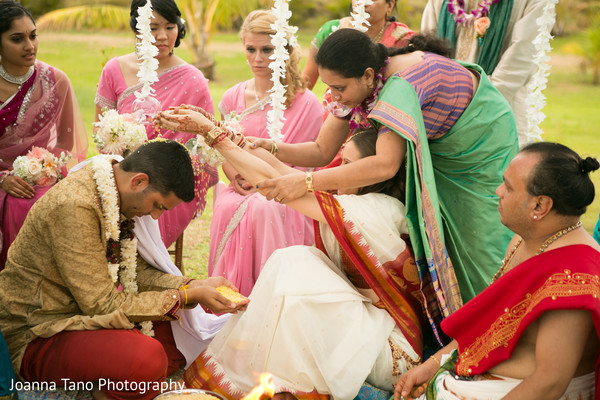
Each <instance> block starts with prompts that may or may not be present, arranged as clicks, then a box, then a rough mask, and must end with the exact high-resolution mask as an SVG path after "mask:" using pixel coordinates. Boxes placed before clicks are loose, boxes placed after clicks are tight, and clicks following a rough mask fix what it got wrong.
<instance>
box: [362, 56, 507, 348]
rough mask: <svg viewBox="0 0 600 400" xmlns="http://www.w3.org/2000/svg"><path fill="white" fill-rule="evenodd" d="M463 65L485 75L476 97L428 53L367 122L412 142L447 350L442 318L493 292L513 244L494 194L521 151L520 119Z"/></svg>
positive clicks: (413, 175) (424, 249)
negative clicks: (490, 288) (487, 291)
mask: <svg viewBox="0 0 600 400" xmlns="http://www.w3.org/2000/svg"><path fill="white" fill-rule="evenodd" d="M463 65H464V66H465V67H467V68H469V69H470V70H472V71H475V72H476V74H477V75H479V76H480V80H479V86H478V88H477V91H476V92H475V93H474V94H472V97H471V93H472V90H473V89H472V79H471V74H470V73H469V72H468V71H467V69H465V68H464V67H463V66H461V65H460V64H458V63H457V62H455V61H452V60H449V59H447V58H444V57H441V56H438V55H435V54H431V53H425V55H424V57H423V61H422V62H420V63H418V64H416V65H414V66H412V67H410V68H408V69H407V70H405V71H402V76H399V75H395V76H392V77H390V78H389V79H388V80H387V81H386V83H385V85H384V87H383V89H382V91H381V93H380V95H379V101H378V103H377V104H376V105H375V107H374V109H373V110H372V112H371V113H370V114H369V119H370V121H371V122H372V123H373V124H375V125H376V126H378V128H379V132H380V133H381V132H384V131H386V130H393V131H394V132H396V133H397V134H399V135H401V136H402V137H403V138H404V139H406V141H407V154H406V163H407V164H406V169H407V182H406V201H405V205H406V217H407V221H408V228H409V233H410V240H411V244H412V246H413V250H414V252H415V260H416V263H417V266H418V267H419V273H420V277H421V282H422V292H423V295H424V296H425V299H426V304H427V311H428V316H429V318H430V322H431V324H432V327H433V329H434V333H435V334H436V337H437V339H438V341H439V342H440V343H441V342H445V341H447V338H446V337H444V335H443V332H441V331H440V330H439V323H440V321H441V319H443V318H445V317H446V316H448V315H450V314H451V313H453V312H454V311H456V310H457V309H458V308H460V306H461V305H462V303H463V302H467V301H468V300H470V299H471V298H473V297H474V296H475V295H476V294H477V293H479V292H480V291H481V290H483V289H484V288H485V287H487V285H488V284H489V282H490V280H491V278H492V276H493V274H494V272H495V271H496V270H497V269H498V266H499V265H500V262H501V260H502V258H503V255H504V250H505V249H506V247H507V245H508V242H509V241H510V238H511V234H510V231H509V230H508V229H507V228H506V227H504V226H503V225H502V223H501V222H500V215H499V213H498V210H497V205H498V196H497V195H496V194H495V190H496V188H497V187H498V186H499V185H500V184H501V183H502V177H503V173H504V170H505V169H506V168H507V167H508V164H509V163H510V161H511V160H512V158H513V157H514V155H515V154H516V153H517V151H518V142H517V132H516V126H515V121H514V117H513V114H512V111H511V109H510V106H509V105H508V103H507V102H506V100H505V99H504V98H503V97H502V95H501V94H500V92H498V91H497V90H496V89H495V88H494V87H493V86H492V84H491V83H490V81H489V79H488V78H487V76H486V75H485V73H484V72H483V70H482V69H481V68H480V67H479V66H477V65H470V64H463ZM469 87H471V89H470V90H471V93H469ZM461 93H462V95H461ZM464 93H466V94H467V95H466V97H465V95H464Z"/></svg>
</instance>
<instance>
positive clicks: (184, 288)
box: [179, 285, 190, 308]
mask: <svg viewBox="0 0 600 400" xmlns="http://www.w3.org/2000/svg"><path fill="white" fill-rule="evenodd" d="M189 287H190V285H185V286H180V287H179V290H183V294H184V295H185V304H184V305H183V306H181V308H185V306H187V300H188V298H187V290H186V289H187V288H189ZM180 297H181V296H180Z"/></svg>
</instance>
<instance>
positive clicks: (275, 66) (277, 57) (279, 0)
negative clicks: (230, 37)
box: [267, 0, 298, 142]
mask: <svg viewBox="0 0 600 400" xmlns="http://www.w3.org/2000/svg"><path fill="white" fill-rule="evenodd" d="M288 1H290V0H275V1H274V4H273V8H272V9H271V11H272V12H273V15H275V23H273V24H271V29H273V30H274V31H275V34H274V35H271V44H273V47H275V49H274V51H273V54H272V55H271V56H270V57H269V59H271V60H273V61H271V63H270V64H269V68H271V71H273V73H272V74H271V81H273V87H272V88H271V89H270V90H269V93H271V107H272V109H271V110H269V111H268V112H267V120H268V126H267V128H268V132H269V136H270V137H271V139H273V140H274V141H276V142H280V141H281V139H283V135H282V134H281V130H282V129H283V121H285V117H284V116H283V112H284V111H285V109H286V107H285V100H286V98H285V88H286V86H285V85H283V84H282V83H281V80H282V79H284V78H285V62H286V61H287V60H288V59H289V58H290V55H289V53H288V51H287V48H286V46H287V44H288V42H289V45H290V46H292V47H295V46H297V45H298V41H297V39H296V36H295V34H296V31H298V27H295V26H290V25H289V24H288V20H289V18H290V17H291V16H292V12H291V11H290V7H289V5H288ZM288 35H290V39H289V41H288V39H287V36H288Z"/></svg>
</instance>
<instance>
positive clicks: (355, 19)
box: [350, 0, 373, 32]
mask: <svg viewBox="0 0 600 400" xmlns="http://www.w3.org/2000/svg"><path fill="white" fill-rule="evenodd" d="M371 4H373V1H372V0H357V1H356V2H355V3H354V2H353V7H352V13H350V16H351V17H352V21H351V22H350V23H351V24H352V27H353V28H354V29H357V30H359V31H361V32H366V31H367V30H368V29H369V26H371V23H370V22H369V21H367V20H368V18H369V13H368V12H366V11H365V7H366V6H370V5H371Z"/></svg>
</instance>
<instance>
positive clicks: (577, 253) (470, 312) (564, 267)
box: [442, 245, 600, 399]
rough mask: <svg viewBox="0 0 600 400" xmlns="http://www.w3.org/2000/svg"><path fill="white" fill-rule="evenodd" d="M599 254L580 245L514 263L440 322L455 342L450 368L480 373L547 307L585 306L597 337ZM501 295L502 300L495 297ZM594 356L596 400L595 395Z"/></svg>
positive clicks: (599, 391) (599, 390) (506, 354)
mask: <svg viewBox="0 0 600 400" xmlns="http://www.w3.org/2000/svg"><path fill="white" fill-rule="evenodd" d="M599 296H600V253H598V251H596V250H595V249H593V248H592V247H589V246H586V245H571V246H566V247H561V248H558V249H555V250H550V251H547V252H545V253H542V254H540V255H538V256H535V257H533V258H530V259H529V260H527V261H525V262H523V263H521V264H519V265H518V266H516V267H515V268H513V269H512V270H510V271H508V272H507V273H506V274H505V275H504V276H502V277H501V278H500V279H498V280H497V281H496V282H494V283H492V284H491V285H490V286H489V287H488V288H487V289H486V290H484V291H483V292H481V293H480V294H479V295H478V296H477V297H476V298H474V299H473V300H471V301H470V302H468V303H467V304H465V305H464V306H463V307H462V308H461V309H460V310H458V311H457V312H456V313H454V314H452V315H451V316H450V317H448V318H447V319H446V320H444V322H443V323H442V328H443V329H444V332H446V334H448V335H449V336H451V337H453V338H455V339H456V340H457V342H458V348H459V354H460V356H459V360H458V363H457V364H456V372H457V373H458V374H459V375H463V376H472V375H477V374H482V373H484V372H486V371H488V370H489V369H490V368H492V367H494V366H496V365H498V364H500V363H501V362H503V361H505V360H507V359H509V358H510V357H511V355H512V352H513V351H514V349H515V347H516V346H517V344H518V343H519V340H520V338H521V335H522V334H523V332H524V331H525V330H526V329H527V327H528V326H529V324H531V323H532V322H533V321H535V320H536V319H538V318H539V317H540V316H541V315H542V313H544V312H545V311H550V310H588V311H589V312H590V314H591V316H592V320H593V322H594V326H595V329H596V335H598V337H600V299H599ZM498 299H502V301H498ZM599 378H600V356H598V355H597V359H596V399H599V398H600V385H599V382H600V381H599Z"/></svg>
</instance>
